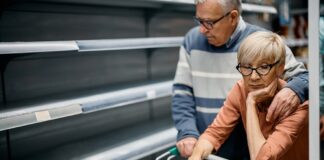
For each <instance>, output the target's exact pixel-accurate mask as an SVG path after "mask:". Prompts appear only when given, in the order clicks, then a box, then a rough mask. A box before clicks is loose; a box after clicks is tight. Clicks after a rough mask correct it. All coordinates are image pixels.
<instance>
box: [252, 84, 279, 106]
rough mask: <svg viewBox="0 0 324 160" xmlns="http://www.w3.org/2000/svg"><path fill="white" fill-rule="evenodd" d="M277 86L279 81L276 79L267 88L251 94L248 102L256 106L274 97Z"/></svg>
mask: <svg viewBox="0 0 324 160" xmlns="http://www.w3.org/2000/svg"><path fill="white" fill-rule="evenodd" d="M277 85H278V80H277V79H275V80H274V81H272V82H271V83H270V84H269V85H268V86H267V87H265V88H262V89H258V90H255V91H252V92H250V93H249V94H248V97H247V102H252V103H254V104H256V103H260V102H263V101H265V100H267V99H269V98H272V97H274V95H275V93H276V90H277Z"/></svg>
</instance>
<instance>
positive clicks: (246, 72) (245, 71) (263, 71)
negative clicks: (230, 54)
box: [236, 60, 280, 76]
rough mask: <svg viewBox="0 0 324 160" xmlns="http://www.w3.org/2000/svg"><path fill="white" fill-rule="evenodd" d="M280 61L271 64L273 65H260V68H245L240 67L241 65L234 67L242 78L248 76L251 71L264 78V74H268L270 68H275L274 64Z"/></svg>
mask: <svg viewBox="0 0 324 160" xmlns="http://www.w3.org/2000/svg"><path fill="white" fill-rule="evenodd" d="M279 61H280V60H278V61H277V62H275V63H273V64H266V65H262V66H260V67H257V68H253V67H247V66H241V64H238V65H237V66H236V69H237V70H238V71H239V72H240V73H241V74H242V75H243V76H249V75H251V74H252V72H253V70H255V71H256V72H257V73H258V75H259V76H265V75H266V74H268V73H269V72H270V70H271V68H272V67H273V66H275V65H276V64H278V63H279Z"/></svg>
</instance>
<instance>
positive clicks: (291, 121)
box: [256, 101, 308, 159]
mask: <svg viewBox="0 0 324 160" xmlns="http://www.w3.org/2000/svg"><path fill="white" fill-rule="evenodd" d="M307 123H308V101H306V102H305V103H304V104H302V105H301V106H300V107H298V109H297V111H296V112H294V113H293V114H292V115H290V116H289V117H287V118H285V119H283V120H281V121H280V122H279V123H278V124H276V126H275V131H274V132H273V133H272V134H270V135H269V137H268V138H267V140H266V142H265V143H264V144H263V146H262V147H261V149H260V151H259V153H258V155H257V158H256V159H279V158H280V157H281V156H283V155H284V154H285V153H286V152H287V151H288V149H289V148H290V147H291V146H292V145H293V143H294V142H295V141H296V139H297V137H298V136H299V135H300V134H301V133H302V132H301V131H302V130H303V128H304V127H305V126H306V124H307Z"/></svg>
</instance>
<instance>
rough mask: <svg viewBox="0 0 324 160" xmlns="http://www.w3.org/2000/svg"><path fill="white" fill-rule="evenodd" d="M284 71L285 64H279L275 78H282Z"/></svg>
mask: <svg viewBox="0 0 324 160" xmlns="http://www.w3.org/2000/svg"><path fill="white" fill-rule="evenodd" d="M284 71H285V64H284V63H283V64H280V65H279V67H278V70H277V76H278V77H282V75H283V72H284Z"/></svg>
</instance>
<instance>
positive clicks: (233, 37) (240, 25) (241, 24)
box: [226, 16, 246, 47]
mask: <svg viewBox="0 0 324 160" xmlns="http://www.w3.org/2000/svg"><path fill="white" fill-rule="evenodd" d="M245 28H246V23H245V21H244V20H243V18H242V17H241V16H240V20H239V23H238V24H237V27H236V29H235V31H234V32H233V34H232V35H231V37H230V38H229V40H228V41H227V43H226V47H230V46H231V45H232V44H233V43H234V42H235V40H237V39H238V38H239V37H240V35H241V33H242V31H243V30H244V29H245Z"/></svg>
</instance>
